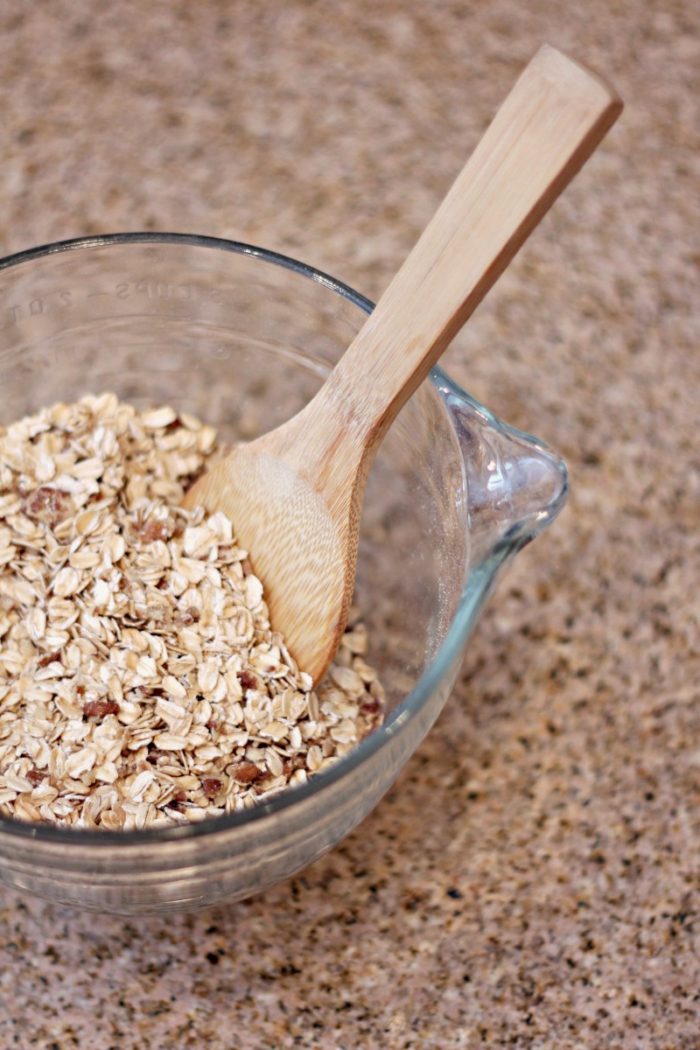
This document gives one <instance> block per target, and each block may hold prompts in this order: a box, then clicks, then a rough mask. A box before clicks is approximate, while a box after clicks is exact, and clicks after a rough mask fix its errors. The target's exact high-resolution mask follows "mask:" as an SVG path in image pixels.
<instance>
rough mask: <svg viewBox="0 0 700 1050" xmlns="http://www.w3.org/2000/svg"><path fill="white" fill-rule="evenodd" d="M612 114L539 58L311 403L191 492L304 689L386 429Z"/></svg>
mask: <svg viewBox="0 0 700 1050" xmlns="http://www.w3.org/2000/svg"><path fill="white" fill-rule="evenodd" d="M621 110H622V102H621V100H620V99H619V97H618V96H617V94H616V93H615V91H613V89H612V88H611V87H609V86H608V85H607V84H606V83H605V82H604V81H603V80H601V79H600V78H599V77H597V76H595V75H594V74H592V73H590V72H588V71H587V70H586V69H584V68H583V67H582V66H580V65H578V64H577V63H576V62H573V61H571V59H569V58H567V57H566V56H565V55H563V54H562V53H561V52H559V51H557V50H555V49H554V48H552V47H549V46H547V45H545V46H543V47H542V48H541V49H540V50H539V51H538V52H537V54H536V55H535V57H534V58H533V59H532V61H531V62H530V63H529V65H528V66H527V67H526V68H525V70H524V71H523V73H522V74H521V76H520V78H519V79H518V81H517V82H516V84H515V86H514V87H513V89H512V91H511V92H510V94H509V95H508V97H507V98H506V100H505V102H504V103H503V105H502V106H501V108H500V109H499V111H498V113H497V114H496V116H495V118H494V120H493V122H492V124H491V125H490V126H489V128H488V129H487V131H486V133H485V135H484V137H483V138H482V139H481V141H480V142H479V144H478V146H477V147H476V149H475V151H474V153H473V154H472V156H471V157H470V159H469V161H468V162H467V164H466V166H465V167H464V169H463V170H462V172H461V174H460V175H459V176H458V178H457V181H456V182H455V183H454V185H453V186H452V188H451V189H450V191H449V193H448V194H447V196H446V197H445V199H444V201H443V202H442V204H441V205H440V207H439V209H438V211H437V212H436V214H435V215H434V217H433V218H432V220H431V221H430V223H429V224H428V226H427V228H426V229H425V231H424V232H423V234H422V236H421V237H420V239H419V241H418V243H417V244H416V246H415V247H414V248H413V250H412V252H411V254H410V255H409V256H408V258H407V259H406V261H405V262H404V264H403V266H402V267H401V269H400V270H399V272H398V273H397V274H396V276H395V277H394V278H393V280H392V282H391V284H390V285H389V287H388V288H387V290H386V291H385V293H384V295H383V296H382V297H381V299H380V300H379V302H378V303H377V306H376V307H375V309H374V311H373V313H372V314H371V315H370V316H369V317H368V319H367V321H366V322H365V324H364V326H363V327H362V329H361V330H360V332H359V333H358V334H357V335H356V336H355V338H354V339H353V341H352V344H351V345H350V347H349V348H348V350H347V351H346V352H345V354H344V355H343V357H342V359H341V360H340V361H339V363H338V364H337V366H336V367H335V369H334V370H333V372H332V373H331V374H330V376H329V377H328V379H327V381H326V383H325V384H324V386H323V387H322V388H321V390H319V392H318V393H317V394H316V396H315V397H314V398H313V399H312V400H311V401H310V402H309V403H308V404H307V405H306V406H305V407H304V408H303V409H302V411H301V412H299V413H298V414H297V415H296V416H294V417H293V418H292V419H290V420H288V421H287V422H286V423H284V424H283V425H282V426H280V427H278V428H277V429H276V430H273V431H270V432H269V433H267V434H265V435H264V436H263V437H260V438H258V439H257V440H256V441H253V442H252V443H250V444H247V445H239V446H237V447H235V448H234V449H233V450H232V451H231V452H229V453H228V454H226V456H225V457H223V458H222V459H220V460H219V461H218V462H216V463H214V464H212V466H211V468H210V470H209V471H208V472H207V473H206V474H204V475H203V476H202V477H201V478H200V479H198V481H197V482H196V483H195V484H194V485H193V486H192V488H191V489H190V490H189V491H188V493H187V495H186V498H185V505H186V506H187V507H190V508H192V507H195V506H197V505H200V504H203V505H204V506H205V507H206V508H207V510H209V511H214V510H222V511H224V512H225V513H226V514H227V515H228V516H229V517H230V518H231V519H232V520H233V522H234V526H235V530H236V534H237V536H238V539H239V542H240V544H241V545H242V546H243V547H245V548H246V550H247V551H248V552H249V555H250V558H251V562H252V564H253V567H254V569H255V572H256V573H257V575H258V576H259V577H260V578H261V580H262V581H263V584H264V586H265V590H266V597H267V601H268V604H269V609H270V617H271V621H272V624H273V626H274V628H275V629H277V630H279V631H281V632H283V634H284V635H285V636H286V639H287V644H288V646H289V649H290V652H291V653H292V654H293V656H294V657H295V659H296V660H297V662H298V664H299V666H300V668H301V669H302V670H304V671H307V672H308V673H309V674H310V675H311V676H312V677H313V678H314V680H315V681H317V680H318V679H319V678H320V677H321V675H322V674H323V672H324V671H325V670H326V668H327V666H328V664H329V663H330V661H331V660H332V658H333V655H334V653H335V651H336V648H337V646H338V643H339V640H340V637H341V634H342V632H343V630H344V627H345V624H346V620H347V613H348V608H349V605H350V599H351V597H352V591H353V586H354V580H355V564H356V560H357V545H358V528H359V522H360V512H361V507H362V498H363V493H364V488H365V481H366V478H367V472H368V470H369V467H370V464H371V462H372V459H373V456H374V454H375V452H376V450H377V447H378V445H379V443H380V441H381V440H382V437H383V436H384V433H385V432H386V430H387V427H388V426H389V425H390V423H391V422H392V420H393V419H394V417H395V416H396V414H397V413H398V411H399V409H400V408H401V407H402V405H403V404H404V403H405V402H406V401H407V400H408V398H409V397H410V395H411V394H412V393H413V391H414V390H415V389H416V387H417V386H418V385H419V384H420V383H421V382H422V381H423V379H425V377H426V376H427V374H428V372H429V370H430V369H431V367H432V366H433V365H434V364H435V362H436V361H437V359H438V358H439V357H440V355H441V354H442V352H443V350H445V348H446V347H447V345H448V344H449V342H450V340H451V339H452V338H453V336H454V335H455V334H456V333H457V332H458V331H459V329H460V328H461V327H462V325H463V324H464V322H465V321H466V320H467V318H468V317H469V315H470V314H471V313H472V311H473V310H474V309H475V307H476V306H477V305H478V303H479V302H481V300H482V299H483V297H484V296H485V295H486V292H487V291H488V289H489V288H490V287H491V285H492V284H493V283H494V281H495V280H496V278H497V277H498V276H499V275H500V274H501V272H502V271H503V270H504V269H505V267H506V266H507V265H508V263H509V262H510V260H511V259H512V258H513V256H514V255H515V253H516V252H517V250H518V248H519V247H520V245H521V244H522V243H523V241H524V240H525V238H526V237H527V236H528V234H529V233H530V231H531V230H532V229H533V228H534V227H535V226H536V225H537V223H538V222H539V221H540V219H541V218H542V216H543V215H544V214H545V212H546V211H547V210H548V208H549V207H550V206H551V205H552V203H553V202H554V200H555V199H556V197H557V196H558V195H559V193H561V191H562V190H563V189H564V187H565V186H566V185H567V183H568V182H569V180H570V179H571V178H572V177H573V176H574V175H575V174H576V172H577V171H578V170H579V168H580V167H581V165H582V164H583V163H584V161H585V160H586V159H587V158H588V156H589V155H590V154H591V153H592V152H593V150H594V149H595V147H596V146H597V145H598V143H599V142H600V140H601V139H602V138H603V136H604V135H605V133H606V131H607V130H608V128H610V126H611V125H612V124H613V123H614V121H615V120H616V118H617V116H618V115H619V113H620V112H621Z"/></svg>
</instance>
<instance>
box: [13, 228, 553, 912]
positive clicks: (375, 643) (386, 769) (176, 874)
mask: <svg viewBox="0 0 700 1050" xmlns="http://www.w3.org/2000/svg"><path fill="white" fill-rule="evenodd" d="M371 309H372V304H371V303H370V302H369V301H368V300H367V299H365V298H363V297H362V296H361V295H358V294H357V293H356V292H354V291H352V289H350V288H348V287H346V286H345V285H343V284H341V283H340V282H338V281H335V280H334V279H333V278H331V277H329V276H327V275H325V274H322V273H319V272H318V271H316V270H314V269H312V268H311V267H309V266H305V265H304V264H302V263H299V262H296V261H294V260H292V259H289V258H285V257H282V256H280V255H276V254H274V253H272V252H267V251H264V250H262V249H259V248H254V247H251V246H249V245H244V244H238V243H234V242H231V241H224V240H218V239H214V238H206V237H197V236H190V235H181V234H118V235H113V236H105V237H95V238H87V239H82V240H77V241H68V242H63V243H60V244H53V245H49V246H46V247H42V248H36V249H33V250H30V251H27V252H22V253H20V254H18V255H14V256H11V257H9V258H7V259H4V260H2V261H0V425H1V424H5V423H8V422H10V421H12V420H14V419H17V418H19V417H20V416H22V415H25V414H26V413H30V412H34V411H36V410H37V409H39V408H40V407H42V406H44V405H47V404H50V403H52V402H54V401H57V400H64V401H72V400H75V399H76V398H79V397H80V396H81V395H83V394H85V393H89V392H93V393H97V392H100V391H106V390H112V391H114V392H115V393H116V394H117V395H118V396H119V397H120V398H124V399H126V400H129V401H131V402H133V403H135V404H140V405H145V404H148V403H155V404H160V403H168V404H172V405H175V406H177V407H180V408H181V409H183V410H187V411H190V412H193V413H195V414H197V415H199V416H201V417H202V418H203V419H205V420H207V421H208V422H210V423H213V424H215V425H216V426H217V427H218V428H219V429H220V431H221V433H222V435H223V437H224V439H227V440H238V439H250V438H253V437H256V436H257V435H258V434H259V433H261V432H263V431H265V430H268V429H269V428H271V427H273V426H277V425H278V424H279V423H281V422H282V421H283V420H284V419H286V418H287V417H288V416H290V415H291V414H292V413H294V412H296V411H297V410H298V409H299V408H301V406H302V405H303V404H305V402H306V401H307V400H308V399H309V398H310V397H311V396H312V395H313V394H314V393H315V391H316V390H317V388H318V386H319V385H320V384H321V383H322V381H323V379H324V377H325V376H326V375H327V374H328V371H329V369H330V368H331V366H332V365H333V363H334V362H335V361H337V359H338V357H339V356H340V355H341V354H342V352H343V351H344V349H345V348H346V347H347V346H348V344H349V343H350V341H351V339H352V337H353V335H354V334H355V332H356V331H357V330H358V329H359V328H360V326H361V325H362V323H363V321H364V319H365V316H366V314H367V313H369V312H370V311H371ZM566 485H567V482H566V471H565V468H564V465H563V463H562V461H561V460H560V459H559V458H558V457H557V456H556V455H554V454H553V453H552V452H551V451H550V450H549V449H547V448H546V446H544V445H543V444H542V443H541V442H540V441H538V440H537V439H535V438H533V437H530V436H529V435H526V434H523V433H521V432H519V431H516V430H513V429H512V428H510V427H508V426H506V425H505V424H503V423H501V422H499V421H498V420H497V419H495V418H494V417H493V415H491V413H490V412H489V411H488V410H487V409H485V408H484V407H483V406H482V405H480V404H478V403H477V402H476V401H474V400H473V399H472V398H470V397H469V396H468V395H467V394H466V393H465V392H464V391H463V390H461V389H460V388H459V387H458V386H457V385H456V384H455V383H453V382H452V381H451V380H450V379H449V377H448V376H447V375H445V373H444V372H442V371H441V370H440V369H435V371H434V372H433V373H432V376H431V381H430V382H427V383H424V384H423V386H422V387H421V388H420V389H419V390H418V392H417V393H416V394H415V395H414V397H413V398H412V399H411V401H410V402H409V403H408V404H407V405H406V407H405V408H404V409H403V411H402V412H401V414H400V416H399V417H398V419H397V420H396V422H395V424H394V426H393V427H392V428H391V430H390V431H389V434H388V436H387V438H386V440H385V442H384V444H383V446H382V448H381V450H380V453H379V456H378V458H377V461H376V463H375V465H374V467H373V470H372V472H371V475H370V480H369V484H368V488H367V495H366V503H365V510H364V517H363V525H362V534H361V546H360V557H359V567H358V581H357V602H358V604H359V605H360V607H361V608H362V611H363V614H364V619H365V622H366V623H367V625H368V628H369V631H370V638H371V650H370V653H369V657H368V659H369V660H370V662H371V663H373V664H374V665H375V666H377V668H378V669H379V671H380V673H381V678H382V681H383V683H384V684H385V686H386V689H387V695H388V711H387V717H386V721H385V723H384V724H383V725H382V727H381V728H380V729H378V730H377V731H376V732H375V733H373V734H372V735H371V736H370V737H368V738H367V739H365V740H364V741H363V742H362V743H361V744H360V745H359V746H358V747H357V748H356V749H355V750H354V751H353V752H352V753H351V754H350V755H349V756H347V757H346V758H344V759H342V760H341V761H340V762H338V763H337V764H336V765H335V766H333V767H332V768H331V769H330V770H328V771H327V772H325V773H323V774H321V775H318V776H316V777H314V778H312V779H311V780H310V781H309V783H308V784H306V785H304V786H302V787H300V788H295V789H290V790H288V791H286V792H282V793H281V794H279V795H278V796H276V797H273V798H272V799H270V800H269V801H266V802H264V803H262V804H260V806H259V807H257V808H255V809H253V810H249V811H246V812H242V813H236V814H233V815H230V816H227V817H220V818H217V819H215V820H209V821H204V822H202V823H199V824H194V825H187V826H183V827H176V828H164V829H156V830H147V831H139V832H121V833H120V832H98V831H88V830H80V829H69V828H56V827H48V826H44V825H33V824H22V823H19V822H14V821H10V820H0V880H2V882H4V883H5V884H7V885H8V886H13V887H16V888H18V889H21V890H27V891H30V892H32V893H36V894H39V895H41V896H43V897H46V898H49V899H52V900H55V901H60V902H64V903H69V904H73V905H77V906H79V907H81V908H92V909H96V910H104V911H112V912H118V913H123V914H137V913H142V912H155V911H159V912H165V911H168V910H176V909H191V908H196V907H201V906H205V905H208V904H211V903H214V902H216V901H219V900H222V899H235V898H241V897H245V896H247V895H249V894H252V893H255V892H257V891H259V890H262V889H264V888H265V887H266V886H269V885H271V884H272V883H274V882H276V881H278V880H280V879H283V878H285V877H287V876H289V875H291V874H292V873H293V872H295V871H297V870H298V869H300V868H301V867H303V866H304V865H306V864H308V863H309V862H310V861H312V860H314V858H316V857H318V856H319V855H320V854H321V853H323V852H324V851H325V850H327V849H329V848H330V847H331V846H333V845H334V844H335V843H337V842H338V841H339V840H340V839H341V838H342V837H343V836H344V835H345V834H347V832H348V831H350V830H351V829H352V828H353V827H355V825H357V824H358V823H359V822H360V821H361V820H362V819H363V817H365V816H366V814H367V813H368V812H369V811H370V810H371V809H372V808H373V806H374V805H375V804H376V802H377V801H378V800H379V798H380V797H381V796H382V795H383V794H384V792H385V791H386V790H387V789H388V788H389V787H390V785H391V784H392V783H393V781H394V780H395V779H396V777H397V775H398V773H399V772H400V770H401V768H402V767H403V765H404V764H405V762H406V761H407V759H408V758H409V756H410V755H411V754H412V753H413V751H414V750H415V748H416V747H417V746H418V744H419V743H420V741H421V740H422V739H423V737H424V736H425V734H426V733H427V731H428V730H429V729H430V726H431V725H432V724H433V722H434V721H435V719H436V718H437V716H438V714H439V712H440V710H441V709H442V707H443V705H444V703H445V701H446V699H447V697H448V695H449V693H450V690H451V688H452V685H453V683H454V679H455V676H456V673H457V670H458V667H459V662H460V657H461V654H462V651H463V649H464V646H465V644H466V641H467V639H468V637H469V634H470V632H471V629H472V626H473V624H474V622H475V619H476V617H477V615H478V612H479V610H480V608H481V606H482V604H483V602H484V600H485V598H486V596H487V595H488V593H489V591H490V589H491V588H492V586H493V583H494V581H495V579H496V577H497V575H498V572H499V570H500V569H501V567H502V566H503V565H504V563H505V562H506V561H507V560H508V559H509V558H510V557H511V556H512V555H513V554H514V553H515V552H516V551H518V550H519V549H520V548H521V547H522V546H523V545H524V544H525V543H527V542H528V541H529V540H531V539H532V538H533V537H534V536H535V535H537V533H538V532H540V530H541V529H542V528H544V526H546V525H547V524H548V523H549V522H550V521H551V520H552V519H553V518H554V516H555V515H556V514H557V512H558V511H559V509H560V508H561V506H562V504H563V502H564V499H565V496H566ZM0 709H1V706H0Z"/></svg>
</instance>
